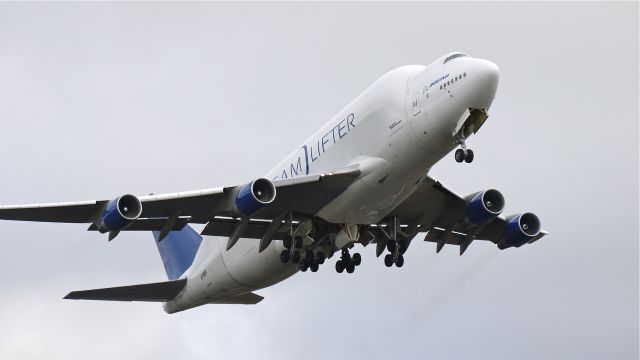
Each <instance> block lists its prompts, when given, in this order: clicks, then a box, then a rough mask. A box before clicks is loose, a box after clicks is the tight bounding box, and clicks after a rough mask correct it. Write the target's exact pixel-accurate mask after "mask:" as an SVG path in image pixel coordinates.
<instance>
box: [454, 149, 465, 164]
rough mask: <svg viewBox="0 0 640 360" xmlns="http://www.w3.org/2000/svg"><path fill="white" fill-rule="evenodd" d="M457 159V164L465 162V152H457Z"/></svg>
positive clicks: (460, 150) (459, 150)
mask: <svg viewBox="0 0 640 360" xmlns="http://www.w3.org/2000/svg"><path fill="white" fill-rule="evenodd" d="M455 158H456V162H459V163H461V162H463V161H464V158H465V156H464V151H463V150H462V149H458V150H456V153H455Z"/></svg>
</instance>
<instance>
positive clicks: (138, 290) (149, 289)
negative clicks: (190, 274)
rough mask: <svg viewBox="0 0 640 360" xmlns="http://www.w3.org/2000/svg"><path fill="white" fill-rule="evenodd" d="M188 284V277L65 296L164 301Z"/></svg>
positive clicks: (73, 292) (69, 297)
mask: <svg viewBox="0 0 640 360" xmlns="http://www.w3.org/2000/svg"><path fill="white" fill-rule="evenodd" d="M186 284H187V279H179V280H173V281H165V282H159V283H151V284H140V285H129V286H119V287H112V288H104V289H93V290H81V291H72V292H70V293H69V294H68V295H67V296H65V297H64V298H65V299H73V300H107V301H153V302H164V301H169V300H171V299H173V298H175V297H176V295H178V294H179V293H180V291H182V289H184V286H185V285H186Z"/></svg>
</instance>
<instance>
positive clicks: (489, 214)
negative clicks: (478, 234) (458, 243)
mask: <svg viewBox="0 0 640 360" xmlns="http://www.w3.org/2000/svg"><path fill="white" fill-rule="evenodd" d="M503 209H504V197H503V196H502V194H501V193H500V192H499V191H498V190H494V189H491V190H487V191H482V192H479V193H477V194H476V195H474V196H473V198H471V200H469V202H468V203H467V207H466V209H465V217H466V220H467V221H468V222H469V223H471V224H474V225H480V224H484V223H486V222H488V221H489V220H491V219H493V218H495V217H496V216H498V215H500V213H502V210H503Z"/></svg>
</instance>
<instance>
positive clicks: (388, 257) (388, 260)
mask: <svg viewBox="0 0 640 360" xmlns="http://www.w3.org/2000/svg"><path fill="white" fill-rule="evenodd" d="M384 265H385V266H386V267H391V266H393V255H391V254H387V255H385V257H384Z"/></svg>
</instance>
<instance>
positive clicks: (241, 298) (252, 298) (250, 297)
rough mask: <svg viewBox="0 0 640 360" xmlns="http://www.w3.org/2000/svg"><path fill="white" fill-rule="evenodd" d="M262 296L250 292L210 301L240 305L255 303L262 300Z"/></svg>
mask: <svg viewBox="0 0 640 360" xmlns="http://www.w3.org/2000/svg"><path fill="white" fill-rule="evenodd" d="M262 299H264V297H262V296H260V295H258V294H254V293H252V292H250V293H246V294H242V295H237V296H233V297H230V298H227V299H223V300H215V301H212V302H211V303H212V304H241V305H255V304H257V303H259V302H260V301H262Z"/></svg>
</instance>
